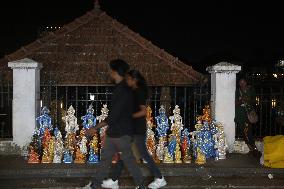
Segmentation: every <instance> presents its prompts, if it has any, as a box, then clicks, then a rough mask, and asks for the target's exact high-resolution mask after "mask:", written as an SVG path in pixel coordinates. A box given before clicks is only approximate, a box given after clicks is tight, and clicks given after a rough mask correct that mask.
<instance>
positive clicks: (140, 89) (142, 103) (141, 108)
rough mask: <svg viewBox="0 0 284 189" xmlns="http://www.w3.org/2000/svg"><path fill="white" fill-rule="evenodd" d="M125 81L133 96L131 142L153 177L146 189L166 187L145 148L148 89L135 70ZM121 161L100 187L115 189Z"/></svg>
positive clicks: (130, 72)
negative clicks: (132, 133)
mask: <svg viewBox="0 0 284 189" xmlns="http://www.w3.org/2000/svg"><path fill="white" fill-rule="evenodd" d="M126 81H127V84H128V86H129V87H130V88H131V89H132V90H133V94H134V113H133V114H132V118H133V130H134V135H133V142H134V144H135V145H136V147H137V150H138V152H139V154H140V156H141V157H140V158H141V159H143V160H145V161H146V162H147V163H146V165H147V167H148V169H149V170H150V172H151V173H152V175H153V176H154V177H155V179H154V181H153V182H152V183H150V184H149V185H148V188H152V189H158V188H161V187H163V186H166V185H167V182H166V180H165V179H164V177H163V176H162V174H161V171H160V170H159V168H158V167H157V166H156V164H155V162H154V160H153V158H152V157H151V156H150V155H149V153H148V150H147V147H146V142H145V141H146V118H145V116H146V99H147V97H148V87H147V84H146V81H145V79H144V77H143V76H142V74H141V73H140V72H139V71H137V70H131V71H129V72H128V73H127V74H126ZM126 163H127V162H125V161H124V160H123V159H122V160H119V161H118V162H117V163H116V164H114V165H113V167H112V171H111V176H110V178H109V179H107V180H104V181H103V184H102V187H104V188H112V189H117V188H119V186H118V178H119V177H120V175H121V172H122V170H123V167H124V164H126Z"/></svg>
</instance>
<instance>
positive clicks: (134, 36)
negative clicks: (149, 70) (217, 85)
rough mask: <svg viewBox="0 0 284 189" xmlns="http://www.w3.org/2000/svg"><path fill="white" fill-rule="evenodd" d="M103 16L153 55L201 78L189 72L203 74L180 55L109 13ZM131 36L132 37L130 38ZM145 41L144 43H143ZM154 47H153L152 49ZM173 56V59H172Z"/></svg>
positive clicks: (117, 29) (197, 79)
mask: <svg viewBox="0 0 284 189" xmlns="http://www.w3.org/2000/svg"><path fill="white" fill-rule="evenodd" d="M103 16H107V17H108V19H111V20H112V27H113V28H114V29H115V30H116V31H118V32H120V33H122V34H123V35H124V36H125V37H127V38H128V39H130V40H132V41H134V42H136V43H137V44H138V45H139V46H141V47H142V48H144V49H145V50H147V51H148V52H150V53H152V54H153V55H155V56H156V57H158V58H159V59H161V60H164V61H165V62H167V63H168V65H169V66H171V67H174V68H176V69H178V70H179V71H180V72H181V73H183V74H184V75H185V76H187V77H190V78H192V79H194V80H195V81H199V80H200V78H196V77H193V76H192V75H191V74H188V73H187V71H188V72H193V71H194V72H195V73H194V74H195V75H199V76H198V77H200V76H202V74H200V73H199V72H197V71H195V70H193V68H192V66H189V65H187V64H184V63H183V62H181V61H180V60H179V59H178V57H174V56H173V55H171V54H170V53H168V52H167V51H165V50H164V49H161V48H159V47H158V46H156V45H155V44H153V43H152V42H151V41H150V40H147V39H145V38H144V37H142V36H141V35H140V34H139V33H136V32H134V31H133V30H131V29H129V28H128V27H127V26H126V25H123V24H122V23H120V22H119V21H117V20H116V19H114V18H112V17H110V16H109V15H108V14H104V15H103ZM130 36H131V38H130ZM143 43H144V44H143ZM151 48H152V49H151ZM153 49H155V50H156V51H159V52H160V55H159V53H155V52H154V51H155V50H153ZM161 54H163V55H166V56H168V57H169V58H168V57H165V56H163V55H162V56H161ZM170 58H171V60H170ZM174 62H176V64H179V66H183V67H184V68H186V69H187V71H185V70H184V69H182V68H180V67H179V66H177V65H175V63H174Z"/></svg>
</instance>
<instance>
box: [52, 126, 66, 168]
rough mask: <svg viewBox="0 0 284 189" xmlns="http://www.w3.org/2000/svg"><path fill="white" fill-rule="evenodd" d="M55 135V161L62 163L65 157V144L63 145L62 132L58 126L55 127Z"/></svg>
mask: <svg viewBox="0 0 284 189" xmlns="http://www.w3.org/2000/svg"><path fill="white" fill-rule="evenodd" d="M54 136H55V142H54V158H53V163H61V161H62V158H63V151H64V146H63V141H62V135H61V132H60V131H59V129H58V128H57V127H56V128H55V129H54Z"/></svg>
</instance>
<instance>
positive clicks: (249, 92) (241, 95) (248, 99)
mask: <svg viewBox="0 0 284 189" xmlns="http://www.w3.org/2000/svg"><path fill="white" fill-rule="evenodd" d="M255 96H256V95H255V90H254V89H253V87H252V86H250V85H248V83H247V81H246V80H245V79H243V78H242V79H240V80H239V87H238V89H237V90H236V113H235V114H236V115H235V123H236V124H237V127H239V128H240V129H241V131H242V134H243V138H244V140H245V142H246V144H247V145H248V147H249V150H250V153H252V155H254V156H256V157H257V158H259V156H260V153H259V151H258V150H257V148H256V145H255V141H254V138H253V124H251V123H250V121H249V119H248V113H249V112H250V111H251V110H253V109H254V106H255Z"/></svg>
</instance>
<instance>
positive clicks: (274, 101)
mask: <svg viewBox="0 0 284 189" xmlns="http://www.w3.org/2000/svg"><path fill="white" fill-rule="evenodd" d="M271 106H272V108H275V107H276V99H272V100H271Z"/></svg>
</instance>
